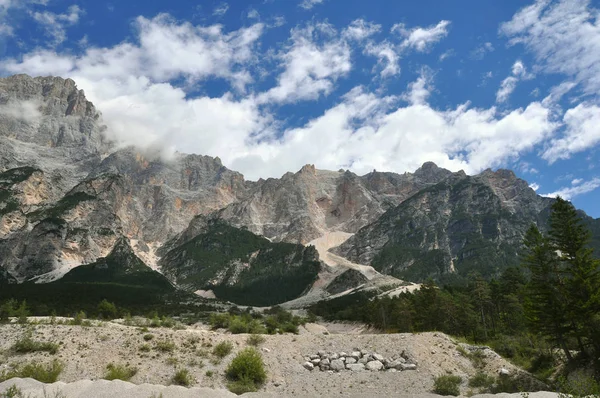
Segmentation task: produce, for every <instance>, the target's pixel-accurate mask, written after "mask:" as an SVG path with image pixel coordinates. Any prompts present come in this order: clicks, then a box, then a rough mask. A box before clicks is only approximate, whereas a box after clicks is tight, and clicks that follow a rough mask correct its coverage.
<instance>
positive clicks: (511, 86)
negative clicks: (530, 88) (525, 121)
mask: <svg viewBox="0 0 600 398" xmlns="http://www.w3.org/2000/svg"><path fill="white" fill-rule="evenodd" d="M529 78H531V75H529V74H528V73H527V70H526V69H525V65H524V64H523V62H522V61H516V62H515V63H514V64H513V66H512V76H508V77H507V78H506V79H504V80H502V83H500V88H499V89H498V91H497V92H496V102H498V103H500V102H506V100H508V97H510V95H511V94H512V92H513V91H515V88H517V83H518V82H519V80H526V79H529Z"/></svg>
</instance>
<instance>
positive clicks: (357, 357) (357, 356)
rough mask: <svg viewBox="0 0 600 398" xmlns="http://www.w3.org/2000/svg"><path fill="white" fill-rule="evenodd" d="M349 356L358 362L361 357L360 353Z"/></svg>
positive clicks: (354, 352)
mask: <svg viewBox="0 0 600 398" xmlns="http://www.w3.org/2000/svg"><path fill="white" fill-rule="evenodd" d="M350 356H351V357H352V358H354V359H356V360H357V361H358V360H359V359H360V358H361V357H362V354H361V353H360V351H353V352H352V353H351V354H350Z"/></svg>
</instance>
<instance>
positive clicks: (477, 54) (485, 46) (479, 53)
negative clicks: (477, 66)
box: [470, 41, 494, 61]
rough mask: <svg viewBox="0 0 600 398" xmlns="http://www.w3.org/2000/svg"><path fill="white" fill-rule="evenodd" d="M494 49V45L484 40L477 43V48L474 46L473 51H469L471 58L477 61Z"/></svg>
mask: <svg viewBox="0 0 600 398" xmlns="http://www.w3.org/2000/svg"><path fill="white" fill-rule="evenodd" d="M493 51H494V46H493V45H492V43H490V42H489V41H488V42H485V43H482V44H481V45H479V46H478V47H477V48H475V49H474V50H473V51H471V54H470V56H471V58H472V59H474V60H477V61H480V60H482V59H483V58H484V57H485V56H486V54H487V53H491V52H493Z"/></svg>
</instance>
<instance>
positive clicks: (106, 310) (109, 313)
mask: <svg viewBox="0 0 600 398" xmlns="http://www.w3.org/2000/svg"><path fill="white" fill-rule="evenodd" d="M117 313H118V311H117V306H116V305H115V304H114V303H111V302H109V301H108V300H106V299H104V300H102V301H101V302H100V304H98V315H99V316H100V317H101V318H102V319H115V318H116V317H117Z"/></svg>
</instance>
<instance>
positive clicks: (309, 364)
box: [302, 362, 315, 370]
mask: <svg viewBox="0 0 600 398" xmlns="http://www.w3.org/2000/svg"><path fill="white" fill-rule="evenodd" d="M302 366H304V369H307V370H313V369H314V368H315V365H313V364H312V363H311V362H304V365H302Z"/></svg>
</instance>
